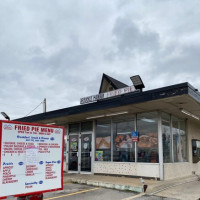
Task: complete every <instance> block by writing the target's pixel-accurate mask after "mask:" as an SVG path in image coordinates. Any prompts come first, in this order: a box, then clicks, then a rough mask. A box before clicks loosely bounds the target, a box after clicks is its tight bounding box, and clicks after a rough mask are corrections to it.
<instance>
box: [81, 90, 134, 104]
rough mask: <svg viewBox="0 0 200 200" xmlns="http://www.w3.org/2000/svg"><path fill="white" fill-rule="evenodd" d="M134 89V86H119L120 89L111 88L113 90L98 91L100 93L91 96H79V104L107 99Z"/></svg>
mask: <svg viewBox="0 0 200 200" xmlns="http://www.w3.org/2000/svg"><path fill="white" fill-rule="evenodd" d="M134 91H135V87H134V86H129V87H125V88H121V89H118V90H113V91H110V92H105V93H100V94H96V95H92V96H89V97H84V98H81V99H80V104H87V103H92V102H95V101H98V100H102V99H107V98H110V97H115V96H119V95H122V94H126V93H130V92H134Z"/></svg>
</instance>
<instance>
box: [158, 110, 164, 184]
mask: <svg viewBox="0 0 200 200" xmlns="http://www.w3.org/2000/svg"><path fill="white" fill-rule="evenodd" d="M158 149H159V151H158V152H159V164H160V180H164V163H163V144H162V119H161V112H158Z"/></svg>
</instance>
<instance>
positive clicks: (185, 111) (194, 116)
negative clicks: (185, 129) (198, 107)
mask: <svg viewBox="0 0 200 200" xmlns="http://www.w3.org/2000/svg"><path fill="white" fill-rule="evenodd" d="M181 112H182V113H184V114H186V115H188V116H190V117H193V118H195V119H197V120H199V117H198V116H196V115H194V114H192V113H191V112H189V111H187V110H184V109H181Z"/></svg>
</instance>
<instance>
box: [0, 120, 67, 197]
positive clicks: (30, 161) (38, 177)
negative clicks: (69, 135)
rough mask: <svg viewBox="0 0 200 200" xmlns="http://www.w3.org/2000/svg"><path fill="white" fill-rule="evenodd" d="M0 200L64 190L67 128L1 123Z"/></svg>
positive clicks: (9, 122) (10, 122)
mask: <svg viewBox="0 0 200 200" xmlns="http://www.w3.org/2000/svg"><path fill="white" fill-rule="evenodd" d="M0 127H1V130H0V137H1V143H0V151H1V159H0V163H1V165H0V177H1V179H0V198H1V199H2V198H6V197H8V196H18V195H20V194H25V195H27V194H32V193H35V192H41V193H43V192H47V191H53V190H60V189H62V188H63V178H62V177H63V133H64V128H63V127H56V126H47V125H39V124H30V123H21V122H19V123H18V122H12V121H0Z"/></svg>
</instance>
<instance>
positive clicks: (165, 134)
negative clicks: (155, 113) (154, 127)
mask: <svg viewBox="0 0 200 200" xmlns="http://www.w3.org/2000/svg"><path fill="white" fill-rule="evenodd" d="M162 142H163V162H164V163H169V162H172V160H171V133H170V115H169V114H166V113H162Z"/></svg>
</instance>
